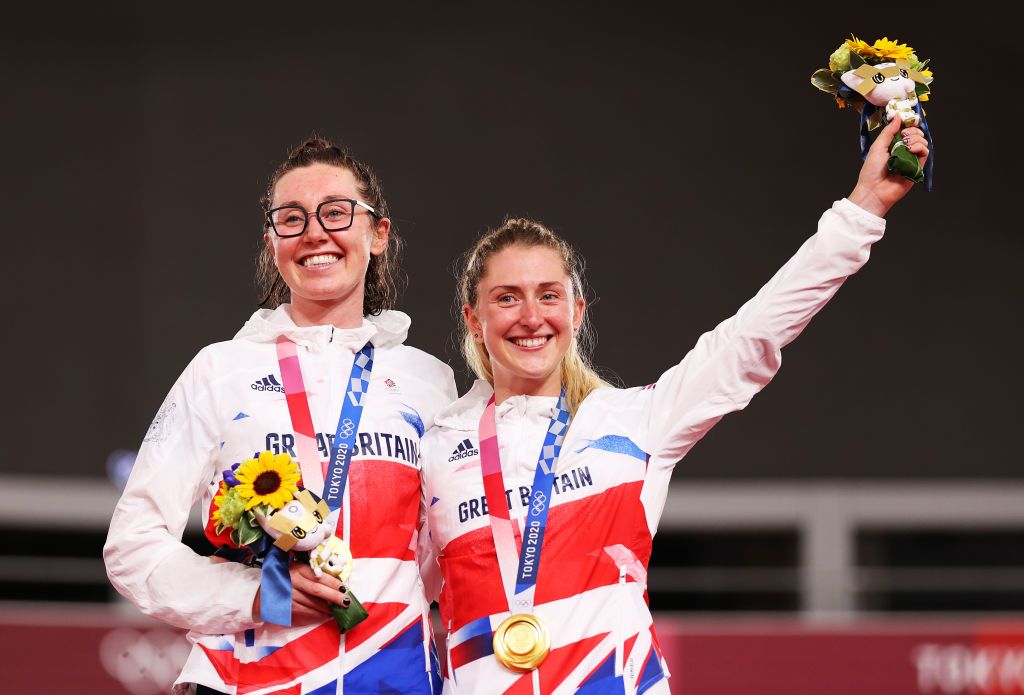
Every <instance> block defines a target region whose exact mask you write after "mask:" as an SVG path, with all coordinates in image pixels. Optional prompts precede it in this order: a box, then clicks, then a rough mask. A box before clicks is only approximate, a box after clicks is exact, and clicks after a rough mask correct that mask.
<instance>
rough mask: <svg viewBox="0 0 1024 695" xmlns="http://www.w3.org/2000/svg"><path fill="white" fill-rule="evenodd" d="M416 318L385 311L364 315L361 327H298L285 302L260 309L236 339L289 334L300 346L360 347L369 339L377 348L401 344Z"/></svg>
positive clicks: (269, 338) (265, 338) (263, 339)
mask: <svg viewBox="0 0 1024 695" xmlns="http://www.w3.org/2000/svg"><path fill="white" fill-rule="evenodd" d="M411 324H412V319H410V318H409V316H408V315H407V314H404V313H402V312H401V311H384V312H382V313H381V314H380V315H379V316H364V317H363V325H362V326H360V327H359V328H335V327H334V326H296V325H295V322H294V321H293V320H292V315H291V305H289V304H282V305H281V306H279V307H277V308H276V309H260V310H258V311H256V313H254V314H253V315H252V316H250V317H249V320H248V321H246V322H245V325H244V326H242V328H241V330H240V331H238V333H237V334H235V340H251V341H252V342H255V343H271V342H274V341H276V340H277V338H278V336H282V335H283V336H285V337H286V338H288V339H289V340H292V341H293V342H294V343H295V344H296V345H307V346H314V345H326V344H327V343H339V342H340V344H342V345H346V346H350V347H352V349H353V350H359V349H360V348H361V347H362V346H363V345H365V344H366V341H371V342H372V343H373V345H374V347H378V348H379V347H387V346H392V345H401V344H402V343H403V342H405V338H406V336H408V335H409V326H410V325H411Z"/></svg>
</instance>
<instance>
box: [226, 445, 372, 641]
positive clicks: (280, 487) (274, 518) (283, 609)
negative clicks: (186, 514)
mask: <svg viewBox="0 0 1024 695" xmlns="http://www.w3.org/2000/svg"><path fill="white" fill-rule="evenodd" d="M222 477H223V480H222V481H221V483H220V488H219V490H218V491H217V494H216V496H214V498H213V502H212V503H211V505H210V522H209V524H208V527H207V537H208V538H210V540H211V541H213V543H214V544H215V545H219V546H221V551H224V552H221V551H218V554H220V555H222V556H225V557H230V558H231V559H235V560H239V561H242V562H246V563H248V564H252V565H258V566H260V567H261V570H262V578H261V582H260V617H261V619H263V620H264V621H267V622H272V623H276V624H278V625H286V626H288V625H291V575H290V574H289V572H288V567H289V565H290V564H291V563H292V562H293V561H299V562H308V563H309V564H310V566H311V567H312V569H313V572H314V574H315V575H316V576H318V577H319V576H322V575H323V574H330V575H332V576H334V577H337V578H338V579H340V580H341V582H342V586H341V592H342V594H343V598H342V605H341V606H332V609H331V610H332V613H333V615H334V619H335V622H337V624H338V627H339V628H340V629H341V630H342V632H344V631H345V630H348V629H350V628H351V627H353V626H355V625H356V624H358V623H359V622H361V621H362V620H364V619H365V618H366V617H367V612H366V610H365V609H364V608H363V606H362V605H361V604H360V603H359V601H358V600H357V599H356V598H355V596H353V595H352V594H351V593H350V592H348V590H347V589H346V587H345V582H346V581H347V580H348V578H349V576H350V575H351V573H352V554H351V552H350V551H349V549H348V546H347V545H346V544H345V542H344V541H342V540H341V539H340V538H337V537H336V536H334V535H333V534H332V533H331V529H332V527H333V524H332V523H331V522H330V520H329V517H330V509H329V508H328V506H327V503H326V502H324V501H323V500H321V499H320V498H319V497H317V496H316V495H314V494H313V493H312V492H310V491H309V490H306V489H304V488H303V487H302V486H301V484H300V483H301V474H300V472H299V467H298V465H297V464H296V463H295V461H293V460H292V458H291V457H290V456H289V455H288V454H286V453H282V454H274V453H272V452H270V451H264V452H262V453H261V454H259V455H258V456H257V457H255V458H251V459H248V460H246V461H242V462H241V463H236V464H234V465H233V466H232V467H231V468H230V469H229V470H226V471H224V472H223V475H222ZM226 549H227V550H226Z"/></svg>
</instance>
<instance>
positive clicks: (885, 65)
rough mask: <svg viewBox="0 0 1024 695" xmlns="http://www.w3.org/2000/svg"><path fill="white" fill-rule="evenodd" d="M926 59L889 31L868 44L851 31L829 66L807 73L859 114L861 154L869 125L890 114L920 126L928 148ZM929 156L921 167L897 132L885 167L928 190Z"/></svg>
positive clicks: (879, 123)
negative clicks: (921, 59) (924, 108)
mask: <svg viewBox="0 0 1024 695" xmlns="http://www.w3.org/2000/svg"><path fill="white" fill-rule="evenodd" d="M927 65H928V61H927V60H926V61H923V62H922V61H920V60H918V57H917V55H916V54H915V53H914V49H913V48H911V47H910V46H908V45H906V44H900V43H899V42H897V41H890V40H889V39H888V37H886V38H882V39H879V40H878V41H875V43H874V44H870V45H869V44H868V43H867V42H865V41H861V40H860V39H858V38H857V37H855V36H853V37H851V38H849V39H847V40H846V41H845V42H844V43H843V44H842V45H840V46H839V48H838V49H836V50H835V52H833V53H832V55H831V56H829V64H828V68H822V69H821V70H818V71H816V72H815V73H814V74H813V75H811V84H813V85H814V86H815V87H817V88H818V89H820V90H822V91H823V92H828V93H829V94H832V95H833V96H834V97H835V99H836V102H837V103H838V104H839V107H840V108H845V107H846V106H848V105H852V106H853V107H854V108H856V109H857V110H858V111H859V112H860V116H861V119H860V120H861V155H862V156H866V155H867V150H868V148H869V147H870V146H871V141H872V140H873V138H872V137H871V135H870V133H871V131H873V130H875V129H877V128H879V127H880V126H882V125H884V124H885V123H888V122H889V121H891V120H892V119H893V118H898V119H900V121H901V122H902V126H901V127H900V131H902V130H903V128H905V127H917V128H920V129H921V130H922V131H924V134H925V139H926V140H927V141H928V147H929V149H932V147H933V145H932V137H931V133H930V132H929V130H928V124H927V122H926V121H925V117H924V110H923V109H922V108H921V102H922V101H927V100H928V94H929V92H930V91H931V90H930V88H929V85H930V84H931V82H932V72H931V70H929V69H928V68H927ZM931 165H932V157H929V158H928V160H927V162H926V163H925V166H924V167H923V168H922V167H921V164H920V162H919V161H918V159H917V156H916V155H914V154H913V153H912V152H910V151H909V150H907V148H906V145H904V143H903V138H902V136H901V135H900V134H897V135H896V136H894V137H893V140H892V143H890V145H889V171H892V172H894V173H897V174H900V175H901V176H904V177H906V178H908V179H910V180H911V181H914V182H916V183H921V182H922V181H923V182H924V184H925V188H926V189H928V190H931Z"/></svg>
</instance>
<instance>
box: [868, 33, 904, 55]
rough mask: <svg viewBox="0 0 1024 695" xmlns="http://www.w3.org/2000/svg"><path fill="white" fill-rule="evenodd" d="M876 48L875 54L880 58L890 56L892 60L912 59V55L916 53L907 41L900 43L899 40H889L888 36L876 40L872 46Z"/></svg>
mask: <svg viewBox="0 0 1024 695" xmlns="http://www.w3.org/2000/svg"><path fill="white" fill-rule="evenodd" d="M872 48H874V49H875V54H876V55H877V56H878V57H879V58H889V59H891V60H910V56H911V55H912V54H913V53H914V49H913V48H911V47H910V46H908V45H907V44H905V43H900V42H899V41H898V40H895V39H894V40H892V41H890V40H889V37H888V36H883V37H882V38H880V39H878V40H877V41H875V45H874V46H872Z"/></svg>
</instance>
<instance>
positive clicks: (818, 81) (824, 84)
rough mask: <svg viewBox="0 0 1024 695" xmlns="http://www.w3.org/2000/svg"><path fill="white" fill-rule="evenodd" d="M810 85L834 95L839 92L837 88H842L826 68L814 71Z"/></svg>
mask: <svg viewBox="0 0 1024 695" xmlns="http://www.w3.org/2000/svg"><path fill="white" fill-rule="evenodd" d="M811 84H813V85H814V86H815V87H817V88H818V89H820V90H821V91H823V92H828V93H829V94H835V93H836V92H838V91H839V87H840V86H842V84H843V83H842V82H841V81H840V80H839V78H837V77H836V76H835V75H833V74H832V72H831V71H829V70H828V69H826V68H822V69H821V70H816V71H815V73H814V74H813V75H811Z"/></svg>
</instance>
